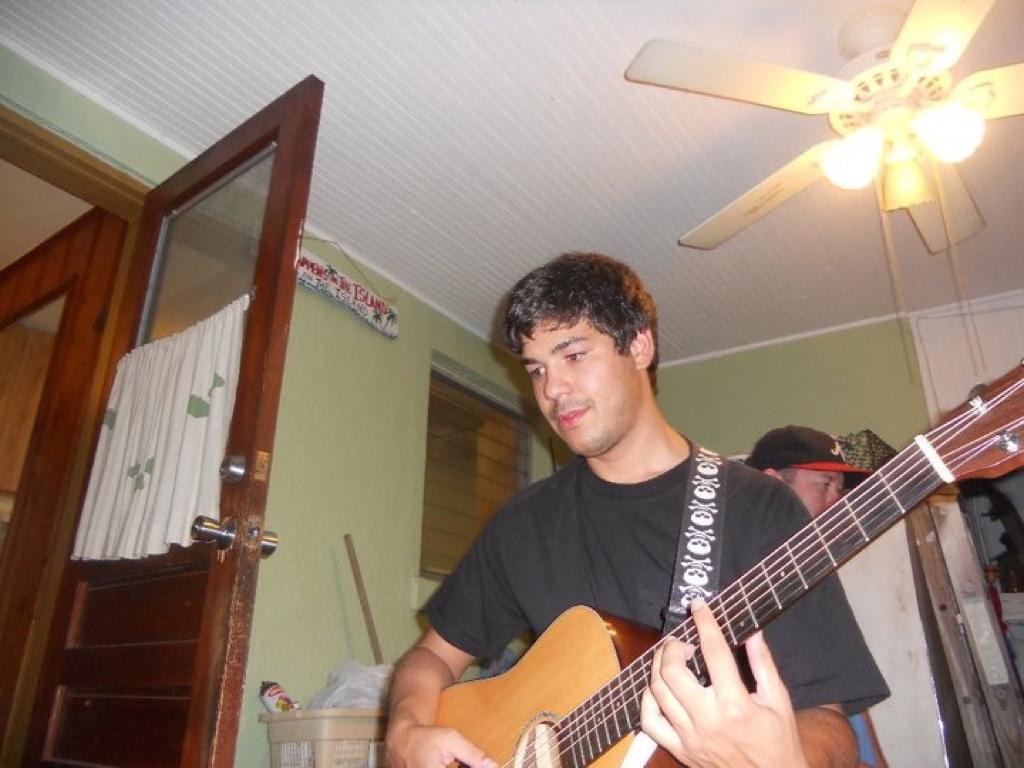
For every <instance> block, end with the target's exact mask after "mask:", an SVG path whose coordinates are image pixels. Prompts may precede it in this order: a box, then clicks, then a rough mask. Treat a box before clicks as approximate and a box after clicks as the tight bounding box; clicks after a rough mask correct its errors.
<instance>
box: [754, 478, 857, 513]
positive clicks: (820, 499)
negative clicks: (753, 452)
mask: <svg viewBox="0 0 1024 768" xmlns="http://www.w3.org/2000/svg"><path fill="white" fill-rule="evenodd" d="M790 471H791V473H792V475H791V477H790V478H787V477H785V476H784V475H782V474H780V473H777V472H774V471H773V470H768V471H767V473H768V474H774V475H775V476H776V477H778V478H779V479H781V480H782V481H783V482H784V483H785V484H786V485H788V486H789V487H790V488H792V489H793V492H794V493H795V494H796V495H797V496H799V497H800V501H802V502H803V503H804V506H805V507H807V511H808V512H810V513H811V517H817V516H818V515H820V514H821V513H822V512H824V511H825V510H826V509H828V508H829V507H831V506H832V505H833V504H835V503H836V501H837V500H838V499H839V496H840V495H841V494H842V492H843V473H842V472H822V471H820V470H817V469H800V468H799V467H792V468H791V470H790Z"/></svg>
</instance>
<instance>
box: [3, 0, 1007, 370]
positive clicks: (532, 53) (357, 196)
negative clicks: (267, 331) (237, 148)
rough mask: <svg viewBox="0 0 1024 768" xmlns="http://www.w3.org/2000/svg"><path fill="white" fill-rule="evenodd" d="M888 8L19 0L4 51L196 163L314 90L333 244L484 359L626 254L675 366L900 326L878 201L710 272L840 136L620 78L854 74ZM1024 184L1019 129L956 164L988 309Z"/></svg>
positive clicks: (805, 215) (920, 271)
mask: <svg viewBox="0 0 1024 768" xmlns="http://www.w3.org/2000/svg"><path fill="white" fill-rule="evenodd" d="M873 2H875V0H818V1H817V2H807V0H772V1H771V2H768V1H767V0H713V1H712V0H690V1H689V2H683V1H681V0H679V1H676V2H669V1H668V0H632V1H631V2H613V1H612V0H604V1H601V0H575V1H574V0H560V1H558V2H556V1H555V0H519V2H515V1H513V0H462V1H461V2H460V1H458V0H433V1H422V0H421V1H420V2H415V3H413V2H409V1H408V0H365V1H364V2H354V1H352V0H302V1H301V2H299V1H298V0H263V1H262V2H260V1H259V0H218V1H216V2H202V3H199V2H178V1H177V0H133V1H132V2H127V1H126V0H92V1H91V2H89V3H68V2H66V0H33V2H18V1H17V0H0V43H3V44H4V45H6V46H8V47H9V48H11V49H12V50H14V51H15V52H17V53H19V54H21V55H23V56H25V57H26V58H28V59H30V60H31V61H33V62H35V63H36V64H38V65H40V66H42V67H43V68H45V69H46V70H47V71H49V72H51V73H53V74H55V75H56V76H58V77H59V78H61V79H62V80H64V81H65V82H67V83H69V84H70V85H72V86H73V87H75V88H77V89H79V90H80V91H82V92H83V93H85V94H86V95H88V96H89V97H90V98H93V99H94V100H96V101H98V102H100V103H102V104H104V105H106V106H107V107H109V108H110V109H112V110H113V111H115V112H116V113H117V114H119V115H121V116H123V117H125V118H127V119H129V120H130V121H131V122H133V123H135V124H136V125H138V126H140V127H142V128H144V129H145V130H146V131H148V132H149V133H150V134H152V135H153V136H155V137H156V138H158V139H160V140H161V141H164V142H165V143H168V144H170V145H171V146H174V147H177V148H179V149H181V150H182V151H183V152H185V153H186V154H188V155H195V154H198V153H199V152H200V151H201V150H202V149H203V148H204V147H205V146H207V145H208V144H210V143H212V142H214V141H215V140H216V139H217V138H219V137H220V136H221V135H223V134H224V133H226V132H227V131H228V130H229V129H230V128H231V127H232V126H233V125H235V124H236V123H238V122H240V121H242V120H243V119H244V118H245V117H247V116H248V115H249V114H250V113H252V112H255V111H256V110H257V109H258V108H259V107H261V106H262V105H263V104H265V103H266V102H268V101H270V100H272V99H273V98H274V97H276V96H277V95H279V94H280V93H281V92H283V91H284V90H286V89H287V88H288V87H290V86H291V85H292V84H294V83H295V82H297V81H298V80H300V79H302V78H303V77H304V76H305V75H307V74H309V73H313V74H315V75H317V76H318V77H319V78H320V79H322V80H323V81H324V82H325V83H326V94H325V102H324V109H323V116H322V121H321V127H320V138H319V143H318V146H317V156H316V167H315V173H314V180H313V189H312V195H311V200H310V208H309V221H310V224H311V225H312V227H314V228H315V229H316V230H317V231H318V232H320V233H322V234H324V235H325V236H326V237H327V238H329V239H333V240H336V241H337V242H338V243H340V244H341V245H342V246H343V247H344V248H345V250H346V251H347V252H348V253H349V254H350V255H351V256H353V257H354V258H356V259H357V260H359V261H361V262H363V263H365V264H367V265H369V266H371V267H372V268H374V269H376V270H378V271H379V272H380V273H382V274H384V275H386V276H387V277H389V278H391V279H393V280H395V281H396V282H398V283H399V284H401V285H402V286H403V287H405V288H406V289H408V290H410V291H411V292H413V293H414V294H416V295H417V296H419V297H420V298H422V299H423V300H425V301H426V302H428V303H429V304H431V305H432V306H434V307H436V308H437V309H439V310H440V311H442V312H443V313H445V314H446V315H448V316H450V317H452V318H453V319H455V320H456V321H457V322H459V323H460V324H462V325H463V326H465V327H466V328H469V329H470V330H472V331H473V332H475V333H477V334H479V335H481V336H484V337H491V335H492V328H493V325H494V319H495V312H496V308H497V307H498V305H499V303H500V301H501V297H502V294H503V293H504V292H505V291H506V290H507V289H508V288H509V287H510V286H511V284H512V283H513V282H514V281H515V280H516V279H517V278H518V277H519V276H520V275H521V274H523V273H524V272H525V271H526V270H528V269H529V268H531V267H533V266H535V265H537V264H539V263H541V262H543V261H545V260H547V259H548V258H550V257H551V256H554V255H556V254H557V253H559V252H562V251H565V250H597V251H602V252H605V253H609V254H612V255H615V256H618V257H620V258H622V259H624V260H626V261H627V262H629V263H630V264H632V265H633V266H634V267H635V268H636V269H637V270H638V271H639V272H640V274H641V276H642V277H643V278H645V279H646V280H647V281H648V283H649V285H650V286H651V287H652V289H653V292H654V294H655V296H656V298H657V299H658V301H659V308H660V326H661V345H662V359H663V360H664V361H665V362H672V361H678V360H684V359H689V358H693V357H697V356H702V355H708V354H714V353H716V352H721V351H723V350H728V349H735V348H742V347H746V346H749V345H756V344H759V343H764V342H768V341H771V340H773V339H779V338H786V337H790V336H794V335H799V334H807V333H814V332H817V331H820V330H822V329H826V328H833V327H840V326H844V325H848V324H853V323H857V322H861V321H864V320H867V319H871V318H879V317H885V316H890V315H892V314H893V313H894V311H895V309H896V304H895V301H894V298H893V292H892V289H891V287H890V279H889V273H888V270H887V267H886V259H885V255H884V251H883V247H882V237H881V229H880V224H879V216H878V213H877V210H876V208H875V205H874V196H873V192H872V191H871V189H870V188H869V189H866V190H860V191H856V192H848V191H840V190H838V189H835V188H833V187H832V186H830V185H829V184H828V182H826V181H819V182H817V183H815V184H814V185H813V186H812V187H810V188H809V189H807V190H806V191H804V192H802V193H800V194H799V195H798V196H796V197H794V198H793V199H792V200H790V201H789V202H787V203H785V204H784V205H783V206H782V207H780V208H778V209H777V210H776V211H774V212H772V213H770V214H769V215H768V216H766V217H765V218H764V219H762V220H761V221H759V222H757V223H756V224H754V225H753V226H752V227H750V228H749V229H747V230H745V231H744V232H742V233H740V234H739V235H738V236H736V237H735V238H733V239H732V240H730V241H728V242H727V243H725V244H724V245H723V246H721V247H720V248H718V249H717V250H715V251H711V252H703V251H694V250H689V249H686V248H682V247H680V246H678V245H676V240H677V238H678V237H679V236H680V235H681V234H682V233H684V232H686V231H688V230H689V229H691V228H692V227H694V226H695V225H696V224H698V223H700V222H701V221H703V220H704V219H705V218H707V217H708V216H710V215H711V214H713V213H715V212H716V211H717V210H718V209H719V208H721V207H722V206H723V205H725V204H726V203H728V202H730V201H731V200H732V199H734V198H735V197H737V196H738V195H739V194H740V193H742V192H744V191H746V190H747V189H749V188H750V187H752V186H753V185H754V184H756V183H757V182H759V181H760V180H761V179H762V178H764V177H765V176H767V175H768V174H770V173H771V172H773V171H774V170H776V169H777V168H779V167H780V166H782V165H783V164H785V163H786V162H788V161H789V160H791V159H792V158H793V157H795V156H796V155H798V154H799V153H800V152H802V151H803V150H804V149H806V148H807V147H809V146H811V145H812V144H815V143H817V142H820V141H823V140H825V139H828V138H832V137H833V134H832V133H831V131H830V129H829V127H828V124H827V121H826V119H825V118H824V117H823V116H820V117H819V116H807V115H797V114H792V113H788V112H780V111H777V110H772V109H768V108H765V107H759V106H754V105H748V104H743V103H737V102H731V101H726V100H723V99H716V98H712V97H708V96H701V95H697V94H689V93H682V92H679V91H670V90H665V89H658V88H652V87H649V86H642V85H637V84H632V83H628V82H626V81H625V80H624V79H623V77H622V73H623V71H624V70H625V68H626V66H627V65H628V64H629V62H630V60H631V59H632V57H633V55H634V54H635V53H636V52H637V51H638V50H639V49H640V47H641V46H642V45H643V44H644V43H645V42H646V41H647V40H648V39H650V38H652V37H668V38H674V39H679V40H685V41H691V42H696V43H700V44H702V45H705V46H708V47H714V48H720V49H723V50H728V51H732V52H737V53H743V54H746V55H748V56H751V57H755V58H761V59H766V60H769V61H773V62H777V63H780V64H786V65H789V66H794V67H800V68H803V69H809V70H813V71H817V72H822V73H825V74H830V75H835V74H838V73H839V72H840V70H841V69H842V67H843V65H844V63H845V61H844V59H843V58H842V57H841V56H840V54H839V51H838V45H837V34H838V31H839V29H840V26H841V25H842V23H843V21H844V20H845V19H847V18H849V17H850V16H851V14H853V13H854V12H856V11H857V10H859V9H862V8H863V7H865V6H866V5H871V4H872V3H873ZM904 5H905V3H904ZM1022 29H1024V2H1022V1H1021V0H996V3H995V6H994V8H993V10H992V11H991V13H990V14H989V17H988V18H987V20H986V21H985V22H984V24H983V25H982V27H981V28H980V30H979V31H978V33H977V35H976V36H975V38H974V40H973V41H972V43H971V45H970V46H969V48H968V50H967V53H966V54H965V56H964V57H963V58H962V59H961V61H960V62H959V63H958V65H957V66H956V67H955V68H954V70H953V74H954V77H955V78H958V77H960V76H962V75H963V74H966V73H968V72H972V71H975V70H978V69H983V68H988V67H993V66H998V65H1002V64H1008V63H1012V62H1016V61H1020V60H1024V34H1022V33H1021V30H1022ZM1022 165H1024V117H1016V118H1007V119H1004V120H1001V121H993V122H992V123H991V124H990V125H989V126H988V133H987V135H986V138H985V141H984V143H983V145H982V147H981V149H980V150H979V151H978V152H977V153H976V154H975V155H974V156H973V157H972V158H970V159H969V160H967V161H966V162H964V163H963V164H962V165H961V173H962V176H963V177H964V180H965V181H966V183H967V185H968V187H969V188H970V190H971V191H972V192H973V194H974V196H975V199H976V201H977V204H978V207H979V208H980V210H981V212H982V215H983V216H984V217H985V219H986V221H987V226H986V228H985V229H984V230H983V231H982V233H981V234H979V235H978V236H976V237H975V238H973V239H971V240H969V241H968V242H965V243H963V244H961V246H960V247H959V252H958V254H957V258H958V261H959V263H960V267H961V273H962V275H963V279H964V283H965V285H966V287H967V290H968V292H969V294H970V295H971V296H972V297H974V298H978V297H981V296H986V295H992V294H998V293H1005V292H1008V291H1013V290H1020V289H1024V257H1022V249H1021V243H1022V242H1024V201H1022V197H1021V195H1020V189H1019V187H1020V183H1021V179H1022V178H1024V175H1022V173H1021V171H1022ZM892 228H893V235H894V244H895V251H896V254H897V257H898V262H899V265H900V270H901V273H902V284H903V291H904V303H905V306H906V308H907V309H909V310H918V309H922V308H926V307H930V306H936V305H943V304H948V303H951V302H954V301H956V299H957V292H956V286H955V281H954V278H953V275H952V272H951V269H950V259H949V258H948V257H947V256H946V255H941V256H934V255H931V254H929V253H928V252H927V251H926V250H925V249H924V247H923V246H922V244H921V242H920V240H919V239H918V237H917V234H916V231H915V230H914V229H913V227H912V225H911V224H910V222H909V220H908V219H907V218H906V215H905V213H904V212H899V213H898V214H896V215H895V216H893V217H892ZM399 311H401V308H400V307H399Z"/></svg>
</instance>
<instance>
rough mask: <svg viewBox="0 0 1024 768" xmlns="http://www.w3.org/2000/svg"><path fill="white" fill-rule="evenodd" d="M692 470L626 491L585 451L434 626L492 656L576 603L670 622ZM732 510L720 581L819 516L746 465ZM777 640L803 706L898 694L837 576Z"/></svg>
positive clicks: (513, 516)
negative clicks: (595, 468) (601, 473)
mask: <svg viewBox="0 0 1024 768" xmlns="http://www.w3.org/2000/svg"><path fill="white" fill-rule="evenodd" d="M689 472H690V467H689V460H688V461H685V462H683V463H682V464H680V465H678V466H677V467H675V468H673V469H671V470H669V471H668V472H666V473H665V474H663V475H661V476H659V477H656V478H654V479H652V480H648V481H645V482H642V483H636V484H627V485H622V484H616V483H609V482H606V481H604V480H602V479H600V478H599V477H597V476H596V475H595V474H594V473H593V472H592V471H591V470H590V468H589V466H588V465H587V463H586V462H585V461H584V460H582V459H576V460H574V461H573V462H571V463H570V464H568V465H566V466H565V467H563V468H562V469H560V470H559V471H558V472H556V473H555V474H553V475H552V476H551V477H548V478H546V479H544V480H541V481H540V482H538V483H535V484H533V485H532V486H530V487H529V488H527V489H525V490H524V491H522V492H520V493H518V494H517V495H516V496H514V497H513V498H512V499H511V500H510V501H509V502H508V503H507V504H506V505H505V506H504V507H503V508H502V509H501V510H499V511H498V513H497V514H496V515H495V516H494V517H493V518H492V519H491V520H490V521H489V523H488V524H487V526H485V528H484V530H483V532H482V533H481V534H480V536H479V538H478V539H477V541H476V542H475V543H474V545H473V547H472V548H471V549H470V551H469V553H468V554H467V555H466V556H465V558H463V560H462V561H461V562H460V563H459V565H458V566H457V567H456V569H455V571H454V572H453V573H452V574H451V575H450V576H449V577H448V578H447V579H445V581H444V583H443V584H442V585H441V587H440V588H439V589H438V591H437V592H436V593H435V594H434V596H433V597H432V598H431V599H430V601H429V602H428V604H427V607H426V612H427V616H428V618H429V619H430V622H431V624H432V625H433V627H434V629H436V630H437V632H438V633H439V634H440V635H441V636H442V637H443V638H444V639H445V640H447V641H448V642H449V643H451V644H452V645H454V646H456V647H457V648H460V649H462V650H463V651H466V652H467V653H470V654H473V655H475V656H481V657H484V658H497V657H498V656H499V655H500V653H501V651H502V649H503V648H504V647H505V646H506V645H507V644H508V643H509V642H510V641H511V640H512V639H513V638H515V637H517V636H519V635H520V634H522V633H523V632H524V631H526V630H527V629H530V630H533V631H534V632H535V633H538V634H539V633H541V632H543V631H544V629H546V628H547V626H548V625H549V624H551V622H552V621H554V620H555V619H556V618H557V617H558V616H559V615H560V614H561V613H562V612H563V611H565V610H566V609H567V608H570V607H572V606H574V605H588V606H591V607H593V608H597V609H598V610H601V611H603V612H605V613H610V614H613V615H616V616H620V617H623V618H626V619H630V620H631V621H634V622H636V623H639V624H644V625H646V626H649V627H652V628H654V629H657V630H660V629H661V627H662V623H663V615H664V611H665V607H666V605H667V603H668V597H669V592H670V590H671V586H672V579H673V576H674V567H675V558H676V550H677V547H678V540H679V528H680V523H681V520H682V506H683V499H684V487H685V484H686V481H687V478H688V477H689ZM724 510H725V518H724V522H723V525H724V528H723V541H722V548H721V553H722V554H721V563H720V568H721V570H720V576H719V588H722V587H725V586H727V585H728V584H729V583H731V582H732V581H733V580H734V579H735V578H737V577H738V576H739V575H741V574H742V573H744V572H745V571H746V570H747V569H748V568H750V567H751V566H752V565H755V564H756V563H758V562H759V561H760V560H761V559H762V558H763V557H764V556H765V555H767V554H768V553H769V552H771V550H773V549H774V548H775V547H776V546H778V545H779V544H781V543H782V542H783V541H784V540H785V539H786V538H788V537H789V536H790V535H791V534H792V533H794V532H795V531H796V530H798V529H799V528H800V527H802V526H803V525H805V524H806V523H807V520H808V517H807V512H806V510H805V509H804V507H803V505H802V504H801V503H800V501H799V499H797V498H796V496H795V495H794V494H793V493H792V492H791V491H790V490H789V489H788V488H787V487H786V486H785V485H783V484H782V483H780V482H779V481H778V480H775V479H773V478H769V477H766V476H764V475H762V474H761V473H760V472H757V471H755V470H753V469H750V468H749V467H746V466H744V465H742V464H736V463H733V464H731V465H730V468H729V478H728V481H727V483H726V499H725V504H724ZM765 638H766V640H767V642H768V644H769V646H770V647H771V649H772V653H773V655H774V657H775V661H776V664H777V665H778V667H779V671H780V674H781V675H782V678H783V680H784V681H785V682H786V685H787V687H788V688H789V692H790V697H791V698H792V701H793V706H794V707H795V708H797V709H803V708H806V707H812V706H817V705H820V704H827V703H831V702H840V703H842V704H843V705H844V707H845V708H846V710H847V712H856V711H859V710H861V709H864V708H865V707H868V706H871V705H872V704H875V703H877V702H879V701H881V700H882V699H884V698H885V697H886V696H888V695H889V690H888V688H887V687H886V685H885V680H884V679H883V678H882V675H881V673H880V672H879V671H878V667H877V666H876V665H875V662H874V659H873V658H872V657H871V653H870V652H869V651H868V649H867V646H866V645H865V643H864V638H863V636H862V635H861V632H860V628H859V627H858V626H857V623H856V621H855V620H854V618H853V614H852V612H851V611H850V607H849V605H848V604H847V602H846V596H845V594H844V593H843V589H842V585H841V584H840V583H839V580H838V578H837V577H835V576H832V577H831V578H829V579H826V580H825V582H823V583H822V584H820V585H819V586H818V587H816V588H815V589H813V590H812V591H811V592H810V593H808V594H807V595H806V596H804V597H802V598H801V599H800V600H798V601H797V602H796V603H795V604H794V605H793V606H791V607H790V608H789V609H788V610H787V611H786V612H785V613H783V615H782V616H780V617H779V618H778V619H776V620H775V621H773V622H772V623H771V624H769V625H768V627H767V628H766V629H765Z"/></svg>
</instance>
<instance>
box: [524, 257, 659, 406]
mask: <svg viewBox="0 0 1024 768" xmlns="http://www.w3.org/2000/svg"><path fill="white" fill-rule="evenodd" d="M580 320H586V321H588V322H589V323H590V324H591V325H592V326H594V327H595V328H596V329H597V330H598V331H600V332H601V333H604V334H607V335H608V336H610V337H611V338H612V340H613V341H614V342H615V349H616V350H617V351H618V352H619V353H620V354H623V355H624V354H626V353H627V352H628V351H629V345H630V342H632V341H633V339H635V338H636V335H637V334H638V333H639V332H640V331H643V330H645V329H648V328H649V329H650V331H651V335H652V336H653V337H654V357H653V358H652V359H651V365H650V367H649V368H648V369H647V374H648V376H650V379H651V386H652V387H653V388H654V389H655V391H657V382H658V379H657V370H658V310H657V307H655V305H654V299H653V298H651V295H650V294H649V293H648V292H647V289H646V288H645V287H644V284H643V283H642V282H641V281H640V278H639V277H638V276H637V274H636V273H635V272H634V271H633V270H632V269H630V268H629V267H627V266H626V265H625V264H623V263H621V262H619V261H616V260H615V259H612V258H610V257H608V256H604V255H602V254H600V253H563V254H562V255H561V256H559V257H557V258H555V259H552V260H551V261H549V262H548V263H547V264H544V265H542V266H540V267H537V268H536V269H534V270H533V271H532V272H529V273H528V274H527V275H526V276H525V277H523V278H522V279H521V280H520V281H519V282H518V283H516V284H515V286H514V287H513V288H512V291H511V292H510V293H509V297H508V304H507V306H506V308H505V343H506V344H507V345H508V348H509V349H510V350H512V352H514V353H515V354H517V355H518V354H521V353H522V351H523V339H526V338H530V337H532V336H533V334H534V331H535V330H536V329H537V326H538V325H541V324H547V323H552V324H555V325H574V324H575V323H577V322H579V321H580Z"/></svg>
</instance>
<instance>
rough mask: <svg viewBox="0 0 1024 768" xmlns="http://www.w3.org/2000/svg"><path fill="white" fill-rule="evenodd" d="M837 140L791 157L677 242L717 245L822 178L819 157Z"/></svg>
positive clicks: (704, 247)
mask: <svg viewBox="0 0 1024 768" xmlns="http://www.w3.org/2000/svg"><path fill="white" fill-rule="evenodd" d="M838 143H839V141H838V140H836V141H826V142H823V143H821V144H816V145H814V146H813V147H811V148H810V149H808V150H807V151H806V152H804V153H803V154H802V155H800V156H798V157H797V158H795V159H794V160H790V161H789V162H788V163H787V164H786V165H784V166H782V167H781V168H780V169H779V170H777V171H776V172H775V173H773V174H772V175H771V176H769V177H768V178H767V179H765V180H764V181H762V182H761V183H760V184H758V185H757V186H756V187H753V188H752V189H750V190H749V191H747V192H745V193H744V194H742V195H740V196H739V197H738V198H736V199H735V200H733V201H732V202H731V203H729V205H727V206H726V207H725V208H723V209H722V210H720V211H719V212H718V213H716V214H715V215H714V216H712V217H711V218H710V219H708V220H707V221H705V222H704V223H702V224H700V225H699V226H697V227H696V228H694V229H691V230H690V231H689V232H687V233H686V234H685V235H683V236H682V237H681V238H679V245H685V246H688V247H690V248H701V249H703V250H706V251H709V250H711V249H712V248H717V247H718V246H719V245H721V244H722V243H724V242H725V241H726V240H728V239H729V238H730V237H732V236H733V235H735V234H736V233H737V232H739V231H740V230H742V229H744V228H746V227H748V226H750V225H751V224H753V223H754V222H755V221H757V220H758V219H760V218H761V217H762V216H764V215H765V214H766V213H768V212H769V211H771V210H773V209H775V208H776V207H778V206H779V205H781V204H782V203H784V202H786V201H787V200H789V198H791V197H792V196H793V195H795V194H796V193H797V192H800V191H802V190H803V189H805V188H807V187H808V186H810V185H811V184H812V183H813V182H815V181H817V180H818V179H819V178H821V158H822V155H823V154H824V153H825V152H826V151H827V150H828V149H829V147H831V146H833V145H835V144H838Z"/></svg>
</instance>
